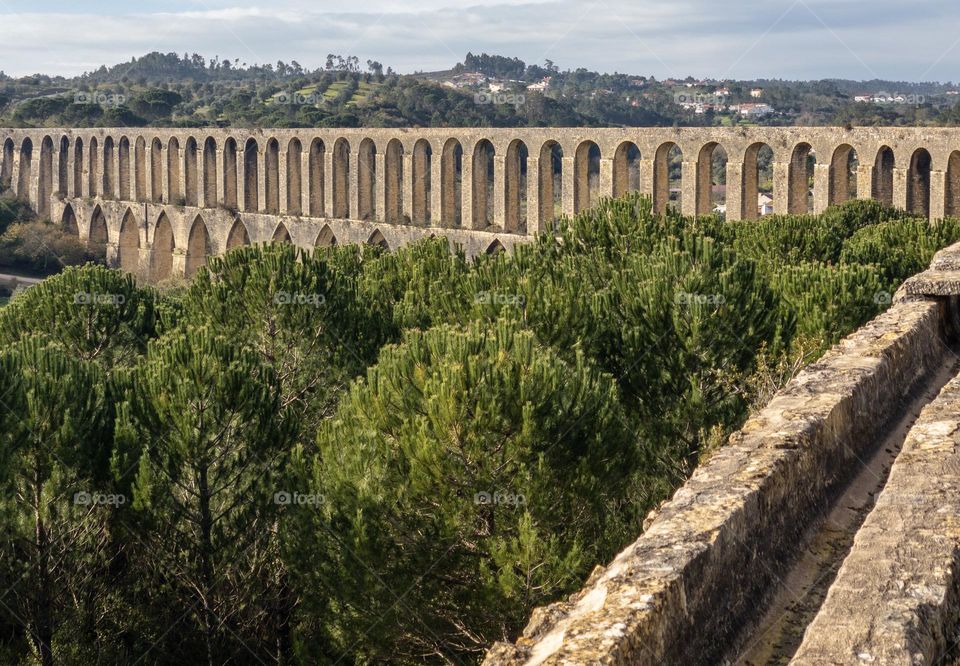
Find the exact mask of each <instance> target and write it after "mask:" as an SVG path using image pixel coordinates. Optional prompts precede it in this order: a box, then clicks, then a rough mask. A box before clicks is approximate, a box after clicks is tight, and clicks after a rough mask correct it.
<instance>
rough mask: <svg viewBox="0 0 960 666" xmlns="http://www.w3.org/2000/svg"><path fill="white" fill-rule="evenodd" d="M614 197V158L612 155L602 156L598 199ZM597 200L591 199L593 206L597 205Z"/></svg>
mask: <svg viewBox="0 0 960 666" xmlns="http://www.w3.org/2000/svg"><path fill="white" fill-rule="evenodd" d="M611 197H613V158H612V157H601V158H600V191H599V192H598V193H597V199H598V200H599V199H605V198H611ZM597 203H598V202H597V201H591V202H590V204H591V205H593V206H596V205H597Z"/></svg>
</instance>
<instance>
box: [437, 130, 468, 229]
mask: <svg viewBox="0 0 960 666" xmlns="http://www.w3.org/2000/svg"><path fill="white" fill-rule="evenodd" d="M440 211H441V214H440V218H441V219H440V222H441V225H442V226H445V227H459V226H461V225H462V224H463V146H461V145H460V142H459V141H457V140H456V139H449V140H448V141H447V142H446V143H445V144H444V145H443V153H442V154H441V156H440Z"/></svg>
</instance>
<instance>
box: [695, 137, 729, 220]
mask: <svg viewBox="0 0 960 666" xmlns="http://www.w3.org/2000/svg"><path fill="white" fill-rule="evenodd" d="M726 188H727V151H726V149H725V148H724V147H723V146H721V145H720V144H719V143H717V142H715V141H713V142H710V143H708V144H707V145H705V146H704V147H703V148H701V149H700V154H699V155H698V156H697V215H711V214H713V213H714V212H720V211H725V210H726V204H727V192H726Z"/></svg>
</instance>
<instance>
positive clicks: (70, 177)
mask: <svg viewBox="0 0 960 666" xmlns="http://www.w3.org/2000/svg"><path fill="white" fill-rule="evenodd" d="M73 151H74V147H73V142H71V143H70V146H69V147H68V148H67V191H66V192H64V193H63V194H64V196H67V197H72V196H73V193H74V191H75V188H76V183H75V182H74V181H75V180H76V178H75V177H74V173H73V169H74V166H75V162H74V153H73Z"/></svg>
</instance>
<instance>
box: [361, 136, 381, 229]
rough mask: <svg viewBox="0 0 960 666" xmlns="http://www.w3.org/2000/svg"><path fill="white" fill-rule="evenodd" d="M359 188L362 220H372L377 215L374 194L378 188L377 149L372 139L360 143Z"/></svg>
mask: <svg viewBox="0 0 960 666" xmlns="http://www.w3.org/2000/svg"><path fill="white" fill-rule="evenodd" d="M357 187H359V188H360V191H359V192H358V194H359V195H360V196H359V198H358V204H359V213H360V219H361V220H372V219H374V218H375V217H376V215H377V207H376V204H375V202H374V193H375V192H376V188H377V147H376V145H375V144H374V143H373V140H372V139H364V140H363V141H362V142H361V143H360V152H359V154H358V155H357Z"/></svg>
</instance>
